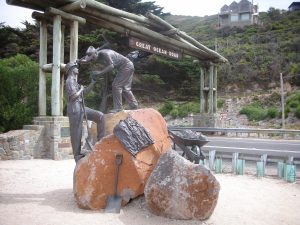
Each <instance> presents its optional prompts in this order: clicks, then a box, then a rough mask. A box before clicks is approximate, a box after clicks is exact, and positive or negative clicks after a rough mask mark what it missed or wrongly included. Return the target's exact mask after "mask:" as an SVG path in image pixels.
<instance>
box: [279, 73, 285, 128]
mask: <svg viewBox="0 0 300 225" xmlns="http://www.w3.org/2000/svg"><path fill="white" fill-rule="evenodd" d="M280 90H281V121H282V129H284V128H285V115H284V91H283V78H282V73H280Z"/></svg>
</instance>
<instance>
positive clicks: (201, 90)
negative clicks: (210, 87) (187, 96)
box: [200, 67, 205, 113]
mask: <svg viewBox="0 0 300 225" xmlns="http://www.w3.org/2000/svg"><path fill="white" fill-rule="evenodd" d="M204 105H205V97H204V70H203V68H202V67H201V68H200V113H204V111H205V109H204Z"/></svg>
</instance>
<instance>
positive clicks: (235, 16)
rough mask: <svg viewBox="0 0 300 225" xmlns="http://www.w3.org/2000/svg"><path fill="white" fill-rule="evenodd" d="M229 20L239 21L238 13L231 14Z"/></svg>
mask: <svg viewBox="0 0 300 225" xmlns="http://www.w3.org/2000/svg"><path fill="white" fill-rule="evenodd" d="M230 21H231V22H238V21H239V15H238V14H231V16H230Z"/></svg>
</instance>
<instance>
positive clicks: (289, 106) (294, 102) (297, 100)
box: [285, 91, 300, 118]
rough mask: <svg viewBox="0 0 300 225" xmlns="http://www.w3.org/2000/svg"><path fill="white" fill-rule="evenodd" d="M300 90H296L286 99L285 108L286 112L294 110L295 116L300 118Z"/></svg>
mask: <svg viewBox="0 0 300 225" xmlns="http://www.w3.org/2000/svg"><path fill="white" fill-rule="evenodd" d="M299 108H300V91H296V92H295V93H293V94H292V95H290V96H289V97H288V98H287V100H286V105H285V110H286V114H288V113H289V112H294V113H295V116H296V117H298V118H299V115H300V114H299V113H300V109H299Z"/></svg>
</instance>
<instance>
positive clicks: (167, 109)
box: [158, 101, 175, 116]
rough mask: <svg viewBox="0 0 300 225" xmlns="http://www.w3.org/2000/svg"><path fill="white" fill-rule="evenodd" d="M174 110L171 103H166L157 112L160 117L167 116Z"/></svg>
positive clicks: (173, 105) (173, 104)
mask: <svg viewBox="0 0 300 225" xmlns="http://www.w3.org/2000/svg"><path fill="white" fill-rule="evenodd" d="M174 108H175V103H174V102H171V101H167V102H166V103H165V104H164V105H163V106H162V107H161V108H160V109H158V111H159V112H160V113H161V115H162V116H166V115H168V114H169V113H170V112H171V111H172V110H173V109H174Z"/></svg>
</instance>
